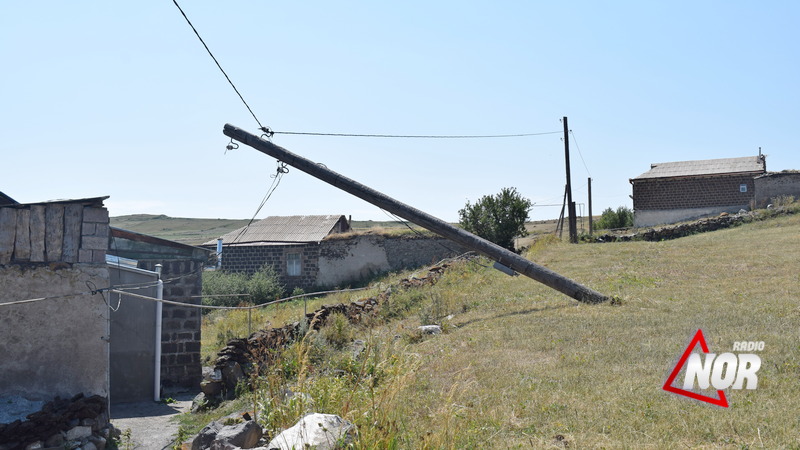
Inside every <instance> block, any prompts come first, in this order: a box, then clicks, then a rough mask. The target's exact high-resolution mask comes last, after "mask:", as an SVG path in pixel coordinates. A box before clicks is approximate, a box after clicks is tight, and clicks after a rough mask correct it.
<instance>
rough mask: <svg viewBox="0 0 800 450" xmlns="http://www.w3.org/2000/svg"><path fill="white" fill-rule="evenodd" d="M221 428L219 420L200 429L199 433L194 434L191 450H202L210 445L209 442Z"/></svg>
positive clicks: (212, 440)
mask: <svg viewBox="0 0 800 450" xmlns="http://www.w3.org/2000/svg"><path fill="white" fill-rule="evenodd" d="M221 429H222V424H221V423H219V422H211V423H209V424H208V425H206V426H205V427H203V429H202V430H200V434H198V435H197V436H195V438H194V440H193V441H192V450H203V449H206V448H209V447H211V443H212V442H214V439H216V438H217V433H219V430H221Z"/></svg>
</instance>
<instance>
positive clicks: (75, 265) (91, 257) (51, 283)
mask: <svg viewBox="0 0 800 450" xmlns="http://www.w3.org/2000/svg"><path fill="white" fill-rule="evenodd" d="M107 240H108V211H107V210H106V209H105V208H103V207H102V201H99V200H98V201H95V202H89V203H83V202H81V201H77V202H74V203H71V202H62V203H58V204H38V205H15V206H13V207H3V208H0V303H4V302H13V301H17V300H25V299H31V298H42V297H60V298H57V299H51V300H43V301H37V302H32V303H23V304H17V305H11V306H0V324H2V326H0V355H2V356H0V373H1V374H2V376H0V392H2V393H8V394H12V393H15V394H19V395H23V396H25V397H27V398H29V399H41V400H50V399H52V398H53V396H56V395H58V396H62V397H72V396H73V395H75V394H77V393H84V394H88V395H101V396H103V397H107V396H108V388H109V384H108V365H109V348H108V336H109V329H108V324H109V321H108V319H109V316H108V306H107V304H106V299H105V298H104V297H105V296H104V295H103V294H100V293H96V294H95V295H92V294H91V293H90V290H91V289H93V288H94V287H96V288H103V287H108V286H109V272H108V269H107V268H106V266H105V248H106V245H107ZM61 296H64V297H61ZM106 296H107V294H106Z"/></svg>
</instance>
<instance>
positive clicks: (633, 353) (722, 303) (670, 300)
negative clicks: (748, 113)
mask: <svg viewBox="0 0 800 450" xmlns="http://www.w3.org/2000/svg"><path fill="white" fill-rule="evenodd" d="M798 250H800V215H794V216H788V217H779V218H774V219H770V220H765V221H760V222H754V223H750V224H746V225H743V226H740V227H737V228H732V229H727V230H722V231H716V232H712V233H705V234H699V235H694V236H689V237H685V238H681V239H678V240H673V241H666V242H626V243H611V244H578V245H571V244H567V243H563V242H561V241H555V240H547V239H542V240H539V241H538V242H537V243H535V244H534V245H533V248H531V250H530V252H529V254H528V255H527V256H528V257H529V258H530V259H532V260H533V261H536V262H538V263H540V264H543V265H545V266H547V267H549V268H550V269H553V270H555V271H557V272H559V273H561V274H563V275H566V276H568V277H571V278H573V279H575V280H577V281H579V282H581V283H584V284H587V285H589V286H591V287H592V288H594V289H596V290H598V291H600V292H603V293H605V294H608V295H615V296H618V297H619V299H621V301H619V302H615V304H610V303H606V304H601V305H596V306H589V305H583V304H578V303H577V302H575V301H573V300H571V299H569V298H567V297H565V296H563V295H562V294H559V293H558V292H555V291H553V290H550V289H548V288H546V287H544V286H543V285H541V284H539V283H536V282H535V281H533V280H530V279H527V278H525V277H513V278H512V277H508V276H506V275H504V274H502V273H500V272H498V271H495V270H492V269H490V268H487V267H483V266H481V265H479V264H478V263H474V262H472V263H463V264H459V265H456V266H454V267H452V268H451V269H450V270H448V272H447V273H446V274H445V276H444V277H443V278H442V279H441V280H440V281H439V283H437V284H436V285H435V286H433V287H425V288H419V289H411V290H408V291H404V292H402V293H399V294H398V295H396V296H395V297H393V299H392V302H391V304H390V305H387V306H386V311H382V313H381V317H379V318H378V319H376V320H375V321H374V322H373V323H372V324H371V326H369V327H366V326H352V325H348V324H346V323H345V324H342V323H341V321H339V323H338V325H335V326H334V325H330V326H326V328H324V329H323V330H322V331H321V332H319V333H310V334H309V335H307V336H306V338H305V339H304V340H303V341H302V342H300V343H298V344H295V345H294V346H292V347H290V348H289V349H287V351H286V352H285V353H284V356H283V359H282V361H283V362H282V363H280V367H281V374H282V375H281V377H280V381H279V382H280V383H283V384H286V385H288V386H291V388H292V389H293V390H300V391H303V392H308V393H309V394H311V396H312V397H314V398H315V403H314V405H313V406H312V405H282V404H279V403H275V402H274V401H272V402H270V401H265V400H264V398H265V392H267V391H268V390H265V389H264V388H262V389H257V390H256V394H254V395H253V396H252V397H250V398H249V400H247V399H245V400H243V402H244V403H238V404H232V405H229V406H228V407H227V408H229V409H230V408H237V407H246V406H243V405H254V406H256V408H257V409H258V408H261V409H262V411H261V412H262V416H261V417H262V419H260V420H262V423H264V424H265V426H267V428H269V429H276V430H277V429H279V428H281V427H283V426H288V425H291V423H293V422H292V421H293V420H295V419H296V418H297V417H299V416H301V415H302V414H303V413H304V412H306V411H308V410H310V409H314V410H316V411H317V412H325V413H335V414H340V415H342V416H343V417H345V418H346V419H348V420H351V421H353V422H354V423H356V424H357V425H358V427H359V433H360V434H359V438H358V439H357V440H356V441H355V442H354V444H353V445H354V447H355V448H409V449H410V448H530V447H534V448H638V447H648V448H680V447H691V448H696V447H700V448H798V447H800V415H798V414H797V405H798V404H800V259H798V256H797V255H798V254H800V252H798ZM484 264H485V263H484ZM405 275H407V274H405ZM398 276H399V275H394V276H390V277H387V279H385V280H384V283H390V282H391V281H392V280H393V279H396V278H397V277H398ZM359 297H360V296H358V295H347V296H345V295H340V296H338V297H337V298H333V299H332V298H329V299H321V300H315V301H314V302H315V303H309V305H308V309H309V310H313V309H314V307H315V305H319V304H321V303H323V302H325V303H333V302H336V301H348V300H350V299H356V298H359ZM302 312H303V305H302V303H297V302H296V303H294V304H291V305H283V306H281V307H279V308H274V309H266V310H265V311H263V312H262V313H261V314H258V315H257V316H258V317H257V318H256V319H254V321H258V322H259V324H265V323H266V322H267V321H269V322H270V323H271V324H272V325H273V326H278V325H282V324H283V323H285V322H287V321H290V320H297V319H298V318H299V317H300V316H301V315H302ZM448 315H451V317H450V318H446V317H445V316H448ZM254 317H256V316H255V315H254ZM431 322H437V323H441V324H442V325H443V328H444V330H445V333H444V334H442V335H439V336H426V337H422V336H419V335H418V334H416V331H415V329H416V327H417V326H418V325H420V324H423V323H424V324H427V323H431ZM246 324H247V320H246V317H245V316H234V317H230V318H228V319H225V318H222V317H221V316H218V315H216V314H211V315H209V316H206V322H205V325H204V329H203V336H204V340H206V341H208V342H204V348H205V351H206V352H207V354H208V353H210V352H211V349H212V348H214V347H215V346H216V345H217V344H218V342H217V341H218V340H224V337H225V336H226V335H237V334H246V331H247V330H246ZM242 327H245V329H244V330H243V329H242ZM698 329H702V330H703V332H704V334H705V337H706V339H707V341H708V345H709V347H710V350H711V352H716V353H723V352H730V351H732V345H733V343H734V342H735V341H740V340H749V341H764V343H765V348H764V350H763V351H761V352H758V354H759V356H760V357H761V359H762V366H761V369H760V370H759V372H758V388H757V389H755V390H732V389H729V390H727V391H726V395H727V398H728V401H729V402H730V407H729V408H721V407H717V406H712V405H708V404H706V403H702V402H698V401H696V400H691V399H688V398H684V397H681V396H677V395H675V394H672V393H668V392H665V391H664V390H662V385H663V384H664V381H665V380H666V379H667V376H668V374H669V372H670V370H671V369H672V367H673V366H674V365H675V363H676V361H677V360H678V358H679V357H680V355H681V353H682V352H683V351H684V349H685V348H686V346H687V344H688V343H689V341H690V339H691V338H692V336H693V335H694V334H695V332H696V331H697V330H698ZM352 339H362V340H364V341H365V342H366V345H367V350H366V351H365V352H364V353H362V354H361V355H358V356H354V355H353V354H352V351H350V350H349V347H348V345H347V343H349V341H350V340H352ZM332 343H338V344H337V345H332ZM291 368H294V369H291ZM290 369H291V370H290ZM343 374H344V375H343ZM678 379H679V380H683V378H682V377H679V378H678ZM271 380H272V381H271V383H273V384H274V383H276V382H278V381H275V380H276V379H275V378H274V377H273V378H271ZM262 386H263V385H262ZM709 395H713V393H712V392H709ZM259 399H260V400H259ZM248 402H249V403H248ZM225 411H226V410H225V409H224V408H223V410H222V411H219V412H217V413H216V414H220V415H221V414H222V413H223V412H225ZM279 413H280V414H279ZM209 417H211V415H208V416H202V417H200V418H196V419H195V421H196V422H194V423H195V426H197V425H196V424H198V423H200V422H202V421H204V420H206V419H208V418H209Z"/></svg>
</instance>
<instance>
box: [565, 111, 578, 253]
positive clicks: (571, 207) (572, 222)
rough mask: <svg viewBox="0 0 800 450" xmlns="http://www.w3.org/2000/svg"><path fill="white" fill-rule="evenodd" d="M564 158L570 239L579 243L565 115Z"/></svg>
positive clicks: (567, 127)
mask: <svg viewBox="0 0 800 450" xmlns="http://www.w3.org/2000/svg"><path fill="white" fill-rule="evenodd" d="M563 122H564V158H565V159H566V166H567V211H569V241H570V242H572V243H573V244H577V243H578V221H577V218H576V217H575V202H573V201H572V180H571V178H572V176H571V175H570V170H569V126H568V125H567V117H566V116H564V120H563Z"/></svg>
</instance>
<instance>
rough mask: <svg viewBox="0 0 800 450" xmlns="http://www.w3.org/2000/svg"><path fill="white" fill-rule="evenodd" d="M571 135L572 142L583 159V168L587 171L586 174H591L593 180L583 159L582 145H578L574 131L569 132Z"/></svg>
mask: <svg viewBox="0 0 800 450" xmlns="http://www.w3.org/2000/svg"><path fill="white" fill-rule="evenodd" d="M569 134H571V135H572V142H574V143H575V148H577V149H578V155H579V156H580V157H581V162H582V163H583V167H584V168H585V169H586V173H587V174H589V177H590V178H591V176H592V173H591V172H589V167H588V166H587V165H586V161H585V160H584V159H583V153H581V147H580V145H578V138H576V137H575V133H573V132H572V130H569Z"/></svg>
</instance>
